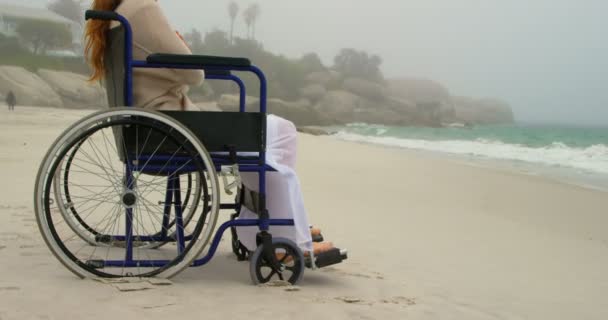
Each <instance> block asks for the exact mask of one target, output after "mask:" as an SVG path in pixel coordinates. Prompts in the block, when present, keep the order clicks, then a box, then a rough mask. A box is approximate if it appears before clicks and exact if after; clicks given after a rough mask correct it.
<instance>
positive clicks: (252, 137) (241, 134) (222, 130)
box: [104, 25, 266, 158]
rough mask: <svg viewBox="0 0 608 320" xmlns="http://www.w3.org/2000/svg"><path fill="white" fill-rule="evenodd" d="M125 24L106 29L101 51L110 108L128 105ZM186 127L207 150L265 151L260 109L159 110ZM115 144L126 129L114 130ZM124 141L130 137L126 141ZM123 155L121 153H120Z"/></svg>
mask: <svg viewBox="0 0 608 320" xmlns="http://www.w3.org/2000/svg"><path fill="white" fill-rule="evenodd" d="M125 35H126V31H125V28H124V26H122V25H121V26H118V27H115V28H112V29H110V30H108V32H107V35H106V50H105V53H104V65H105V87H106V93H107V96H108V105H109V106H110V108H116V107H124V106H127V95H128V94H130V92H127V90H129V89H128V87H127V84H126V73H127V70H126V69H125V62H126V54H125V41H126V40H125V39H126V37H125ZM161 112H163V113H164V114H167V115H169V116H171V117H172V118H174V119H176V120H177V121H179V122H180V123H182V124H183V125H185V126H186V127H188V128H189V129H190V130H191V131H192V132H193V133H194V134H195V135H196V136H197V137H198V138H199V139H200V140H201V142H202V143H203V144H204V145H205V148H206V149H207V150H208V151H210V152H220V151H229V150H232V149H236V150H237V151H242V152H262V151H265V150H266V114H263V113H259V112H210V111H205V112H192V111H161ZM114 136H115V138H116V143H117V145H121V143H122V141H123V139H122V137H123V136H124V137H127V138H129V134H128V132H114ZM125 141H126V142H127V143H128V142H129V139H126V140H125ZM121 158H122V155H121Z"/></svg>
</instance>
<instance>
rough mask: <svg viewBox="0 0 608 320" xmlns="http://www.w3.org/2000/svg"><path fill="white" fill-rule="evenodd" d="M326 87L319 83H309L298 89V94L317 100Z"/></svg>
mask: <svg viewBox="0 0 608 320" xmlns="http://www.w3.org/2000/svg"><path fill="white" fill-rule="evenodd" d="M326 93H327V89H325V87H324V86H322V85H320V84H311V85H308V86H306V87H304V88H302V89H300V96H301V97H302V98H305V99H308V100H310V101H315V102H316V101H319V100H320V99H321V98H323V96H325V94H326Z"/></svg>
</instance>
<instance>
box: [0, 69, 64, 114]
mask: <svg viewBox="0 0 608 320" xmlns="http://www.w3.org/2000/svg"><path fill="white" fill-rule="evenodd" d="M9 91H13V93H14V94H15V96H16V97H17V104H19V105H28V106H44V107H57V108H60V107H62V106H63V101H62V100H61V97H60V96H59V95H58V94H57V93H56V92H55V91H53V89H52V88H51V86H49V84H47V83H46V82H45V81H44V80H42V78H40V77H39V76H38V75H36V74H34V73H32V72H29V71H27V70H25V69H24V68H22V67H15V66H0V92H2V93H4V94H6V93H7V92H9Z"/></svg>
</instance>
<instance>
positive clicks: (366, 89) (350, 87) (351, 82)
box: [342, 78, 388, 101]
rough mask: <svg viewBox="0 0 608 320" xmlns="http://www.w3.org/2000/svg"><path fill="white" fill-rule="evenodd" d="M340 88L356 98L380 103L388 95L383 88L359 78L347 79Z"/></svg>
mask: <svg viewBox="0 0 608 320" xmlns="http://www.w3.org/2000/svg"><path fill="white" fill-rule="evenodd" d="M342 88H344V90H346V91H349V92H351V93H354V94H356V95H358V96H361V97H364V98H366V99H370V100H375V101H382V100H384V99H386V97H387V95H388V90H386V88H385V87H384V86H382V85H380V84H378V83H375V82H371V81H368V80H364V79H360V78H348V79H346V80H344V83H343V84H342Z"/></svg>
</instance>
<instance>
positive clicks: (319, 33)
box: [0, 0, 608, 126]
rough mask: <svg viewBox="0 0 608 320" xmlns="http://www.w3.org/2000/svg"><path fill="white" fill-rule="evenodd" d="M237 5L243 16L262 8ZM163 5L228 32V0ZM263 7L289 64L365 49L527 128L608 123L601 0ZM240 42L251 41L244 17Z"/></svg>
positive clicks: (418, 0) (268, 30)
mask: <svg viewBox="0 0 608 320" xmlns="http://www.w3.org/2000/svg"><path fill="white" fill-rule="evenodd" d="M47 2H48V1H46V0H26V1H7V0H2V1H0V3H12V4H18V5H30V6H38V7H43V6H45V5H46V3H47ZM236 2H237V3H238V4H239V5H240V7H241V12H242V10H243V9H244V8H245V7H246V6H247V5H249V4H250V3H254V2H255V1H242V0H241V1H236ZM159 3H160V4H161V6H162V7H163V8H164V9H165V10H166V13H167V16H168V17H169V19H170V21H171V22H172V24H173V25H174V26H175V28H176V29H178V30H180V31H181V32H187V31H189V30H191V29H192V28H196V29H198V30H199V31H201V32H203V33H205V32H209V31H213V30H214V29H221V30H224V31H227V30H228V29H229V25H230V22H229V18H228V12H227V5H228V3H229V2H224V1H222V2H203V1H193V0H178V1H172V2H169V1H163V0H161V1H159ZM178 3H179V5H177V4H178ZM257 3H258V4H259V5H260V7H261V15H260V18H259V21H258V23H257V25H256V39H257V40H259V41H260V42H261V43H262V44H263V45H264V47H265V48H266V49H267V50H269V51H271V52H274V53H278V54H283V55H285V56H287V57H290V58H299V57H300V56H302V55H303V54H305V53H308V52H316V53H318V54H319V56H320V57H321V58H322V60H323V62H324V63H325V64H326V65H332V64H333V57H334V56H335V55H336V54H337V53H338V52H339V50H340V49H341V48H355V49H360V50H365V51H367V52H369V53H371V54H378V55H379V56H381V57H382V59H383V64H382V66H381V68H382V71H383V73H384V75H385V77H387V78H409V77H415V78H426V79H431V80H434V81H437V82H439V83H441V84H443V85H444V86H445V87H446V88H447V89H448V90H449V91H450V93H451V94H452V95H454V96H461V95H462V96H474V97H487V98H497V99H501V100H504V101H506V102H508V103H509V104H510V105H511V107H512V109H513V111H514V113H515V117H516V120H517V121H518V122H522V123H559V124H569V125H595V126H598V125H599V126H605V125H607V124H608V91H607V90H605V89H603V88H602V85H603V84H604V83H605V82H606V80H608V62H606V61H605V59H603V58H604V57H606V56H608V44H606V43H605V42H603V41H602V38H603V37H602V36H603V33H604V32H603V30H605V29H606V27H607V26H608V25H607V23H606V22H605V21H603V17H602V15H603V13H604V12H606V10H607V9H608V4H607V3H604V2H602V1H599V0H589V1H585V3H584V5H583V4H581V3H579V2H575V1H573V0H557V1H548V0H537V1H535V2H534V3H528V2H526V1H523V0H516V1H509V2H506V1H503V2H500V3H498V2H497V1H492V2H491V3H490V2H489V1H475V0H460V1H457V3H456V2H451V3H440V1H424V0H407V1H403V0H380V1H373V2H370V1H366V2H363V1H360V2H357V3H354V2H352V1H347V0H335V1H332V2H330V3H325V2H321V1H319V0H310V1H307V2H297V3H294V2H285V1H279V0H266V1H257ZM184 8H187V10H185V9H184ZM235 35H236V36H240V37H245V26H244V23H243V22H242V16H239V18H238V19H237V23H236V26H235ZM254 63H255V61H254Z"/></svg>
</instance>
